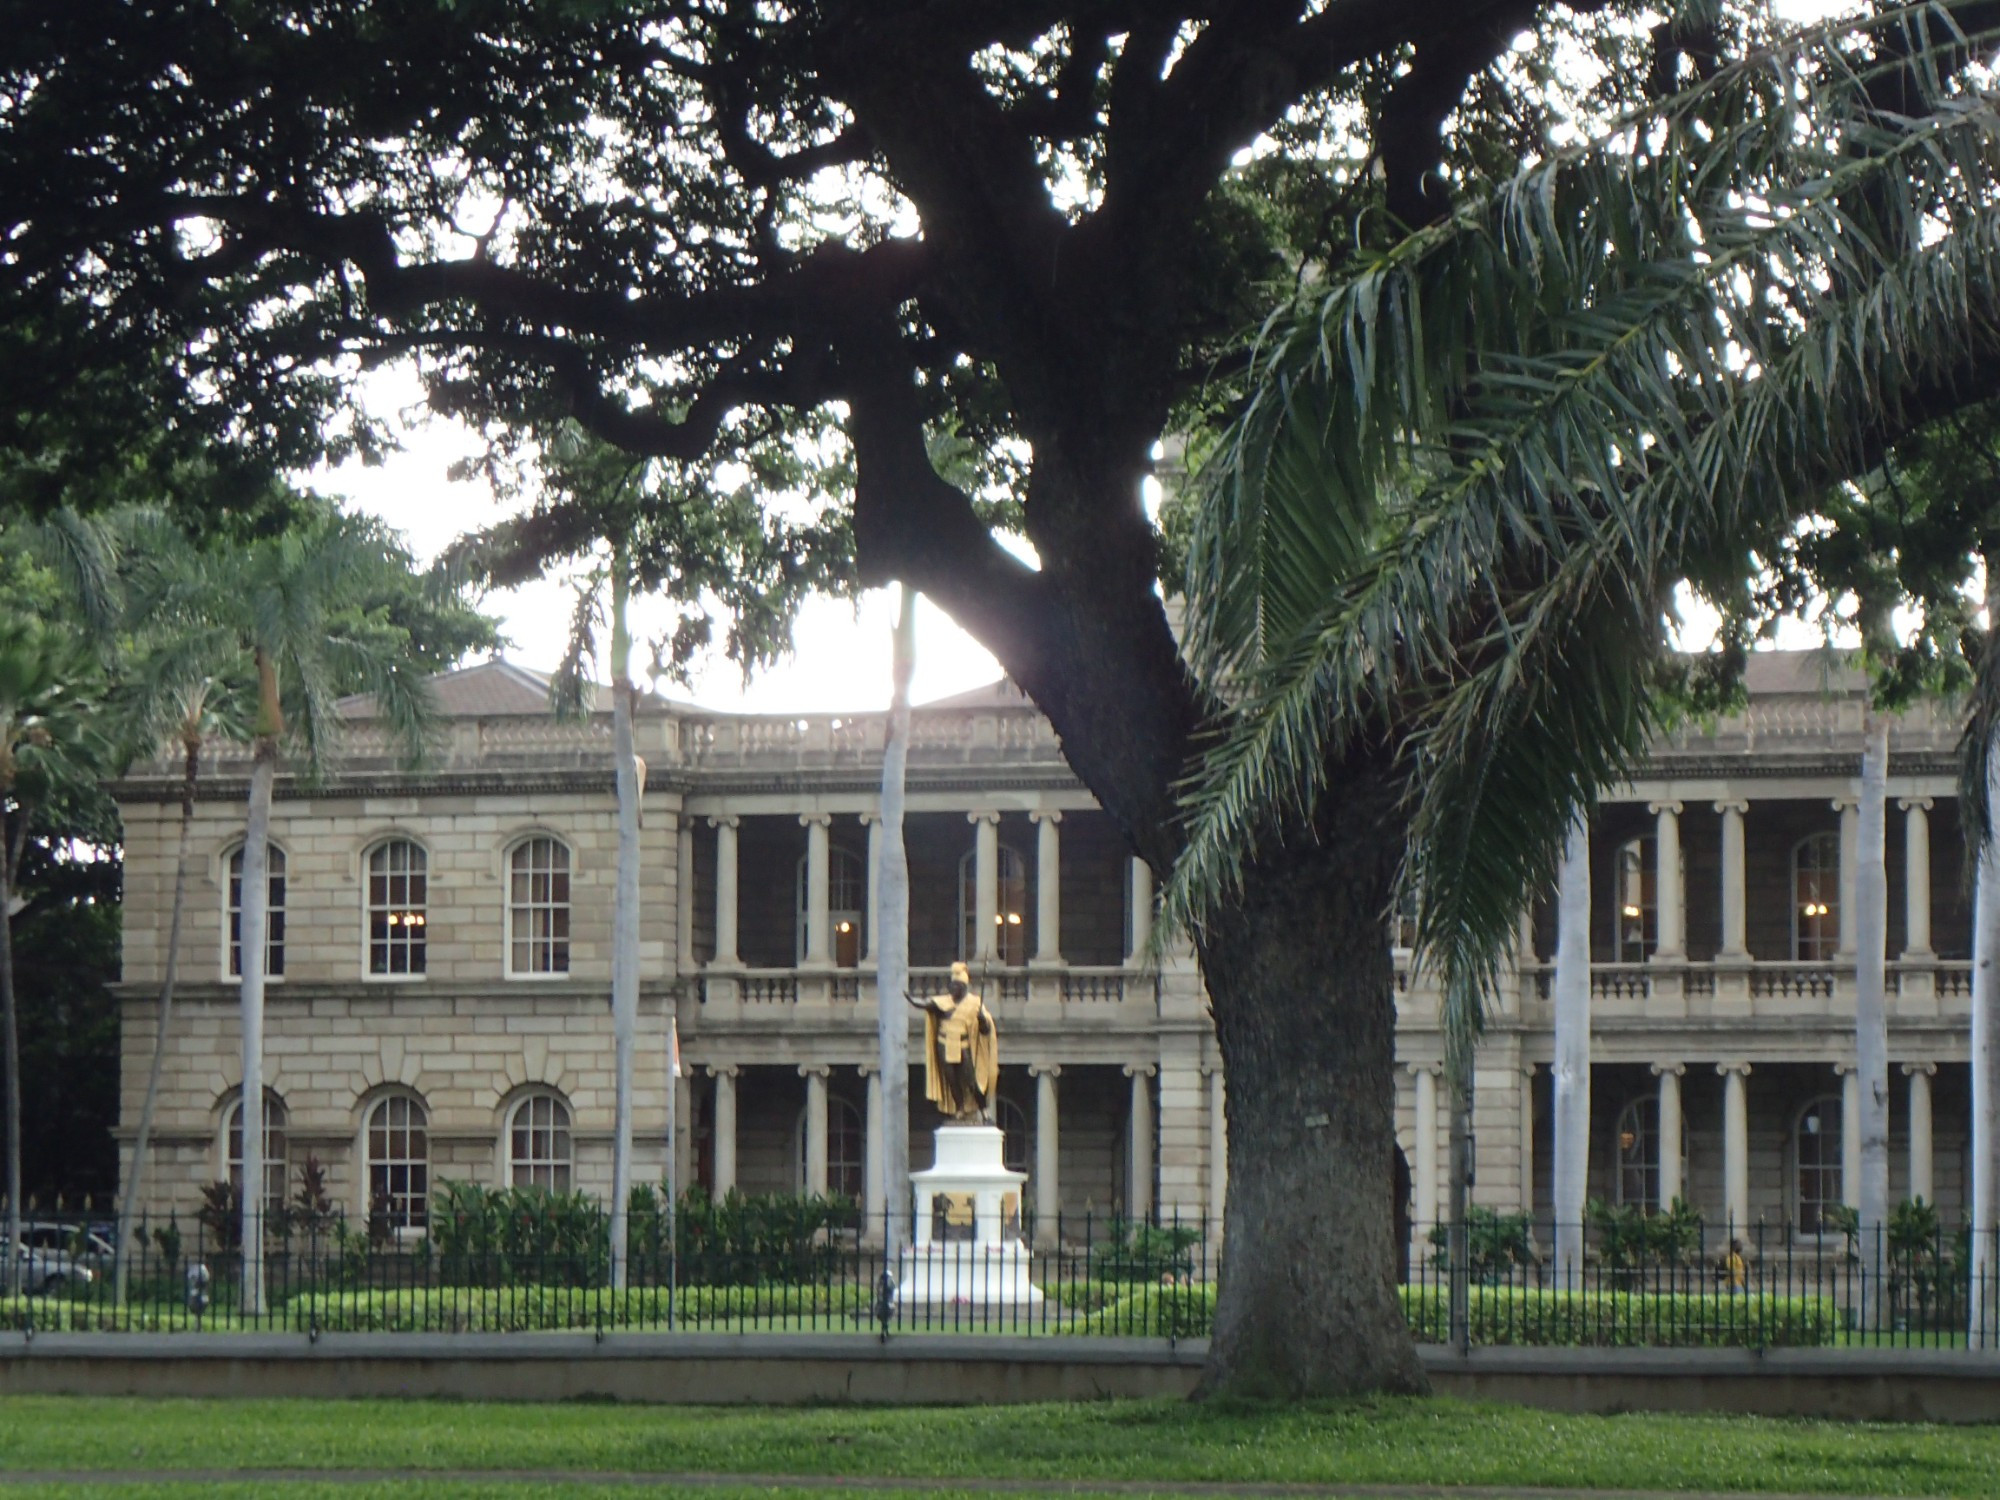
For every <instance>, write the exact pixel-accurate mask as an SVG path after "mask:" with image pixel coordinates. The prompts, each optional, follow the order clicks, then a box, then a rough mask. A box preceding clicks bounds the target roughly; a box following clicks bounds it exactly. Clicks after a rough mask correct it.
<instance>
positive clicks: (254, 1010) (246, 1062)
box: [238, 735, 278, 1317]
mask: <svg viewBox="0 0 2000 1500" xmlns="http://www.w3.org/2000/svg"><path fill="white" fill-rule="evenodd" d="M277 779H278V744H277V741H276V740H275V739H273V738H271V737H269V736H267V735H260V736H258V739H257V748H256V759H255V760H254V761H253V762H252V764H251V768H250V810H249V818H248V820H247V822H246V823H245V825H244V830H243V907H242V911H243V917H242V924H241V930H240V933H239V937H240V942H239V944H238V947H239V949H240V951H241V953H242V955H243V957H242V964H243V987H242V1011H243V1110H242V1121H243V1199H242V1204H241V1211H242V1216H243V1217H242V1231H241V1233H242V1242H243V1311H244V1313H245V1314H246V1315H248V1316H253V1317H254V1316H259V1315H261V1314H262V1313H263V1311H264V1214H265V1208H266V1205H265V1202H264V962H265V951H266V950H265V932H266V931H267V929H268V927H269V923H270V906H271V874H270V838H271V793H272V789H273V788H274V787H275V786H276V784H277Z"/></svg>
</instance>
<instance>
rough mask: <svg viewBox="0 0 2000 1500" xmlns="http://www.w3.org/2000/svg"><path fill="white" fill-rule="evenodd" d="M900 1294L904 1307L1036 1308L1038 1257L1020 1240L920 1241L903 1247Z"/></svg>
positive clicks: (898, 1288) (1039, 1296)
mask: <svg viewBox="0 0 2000 1500" xmlns="http://www.w3.org/2000/svg"><path fill="white" fill-rule="evenodd" d="M901 1269H902V1275H901V1277H900V1278H899V1281H898V1286H897V1290H896V1295H897V1298H898V1300H899V1301H901V1303H902V1304H903V1306H905V1307H912V1306H961V1307H1032V1306H1034V1305H1035V1304H1037V1303H1039V1302H1040V1301H1041V1300H1042V1292H1041V1288H1039V1287H1037V1286H1036V1285H1035V1283H1034V1281H1033V1280H1032V1276H1031V1273H1032V1271H1033V1269H1034V1257H1033V1256H1031V1255H1030V1254H1029V1253H1028V1247H1027V1246H1025V1245H1023V1244H1022V1243H1021V1242H1020V1241H1018V1240H1015V1241H1012V1242H1010V1243H1003V1244H999V1245H977V1244H973V1243H971V1242H969V1241H960V1242H955V1243H951V1244H937V1243H933V1244H929V1245H919V1246H916V1247H915V1248H913V1249H909V1250H905V1251H904V1252H903V1261H902V1268H901Z"/></svg>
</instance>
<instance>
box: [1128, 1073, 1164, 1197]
mask: <svg viewBox="0 0 2000 1500" xmlns="http://www.w3.org/2000/svg"><path fill="white" fill-rule="evenodd" d="M1156 1071H1157V1069H1156V1068H1155V1066H1154V1065H1153V1064H1152V1063H1127V1064H1126V1065H1125V1076H1126V1077H1127V1078H1129V1079H1131V1080H1132V1113H1131V1116H1130V1119H1129V1120H1128V1122H1127V1124H1126V1127H1125V1138H1126V1152H1125V1156H1126V1161H1125V1217H1126V1218H1128V1219H1130V1220H1132V1221H1133V1222H1134V1223H1142V1222H1144V1221H1146V1220H1148V1219H1150V1218H1151V1217H1152V1214H1153V1089H1152V1080H1153V1074H1154V1073H1155V1072H1156Z"/></svg>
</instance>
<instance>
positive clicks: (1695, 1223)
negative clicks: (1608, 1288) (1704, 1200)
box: [1583, 1198, 1703, 1275]
mask: <svg viewBox="0 0 2000 1500" xmlns="http://www.w3.org/2000/svg"><path fill="white" fill-rule="evenodd" d="M1583 1215H1584V1220H1585V1222H1586V1223H1587V1224H1588V1225H1589V1226H1590V1228H1591V1229H1593V1230H1595V1231H1596V1234H1597V1256H1598V1259H1599V1260H1600V1261H1601V1262H1602V1263H1603V1265H1604V1268H1605V1270H1607V1271H1609V1272H1611V1273H1613V1274H1614V1275H1615V1274H1618V1273H1620V1272H1625V1271H1638V1270H1643V1269H1645V1268H1647V1267H1649V1266H1690V1265H1694V1264H1696V1263H1697V1262H1698V1261H1699V1260H1700V1259H1701V1245H1702V1234H1703V1225H1702V1218H1701V1215H1700V1214H1698V1213H1696V1212H1695V1211H1694V1209H1692V1208H1691V1207H1689V1206H1688V1202H1687V1200H1686V1199H1685V1198H1676V1199H1674V1201H1673V1202H1672V1203H1671V1204H1669V1205H1668V1207H1667V1209H1666V1211H1665V1212H1664V1213H1652V1212H1649V1211H1647V1210H1645V1209H1642V1208H1639V1207H1637V1206H1636V1205H1634V1204H1629V1203H1628V1204H1625V1205H1623V1206H1622V1207H1618V1208H1613V1207H1612V1206H1611V1205H1610V1204H1608V1203H1606V1202H1605V1201H1604V1200H1603V1199H1601V1198H1593V1199H1591V1200H1590V1202H1589V1203H1588V1204H1587V1205H1585V1207H1584V1211H1583Z"/></svg>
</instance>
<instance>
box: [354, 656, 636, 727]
mask: <svg viewBox="0 0 2000 1500" xmlns="http://www.w3.org/2000/svg"><path fill="white" fill-rule="evenodd" d="M594 691H595V693H596V697H595V698H594V699H593V706H594V707H609V706H610V698H609V691H608V689H606V688H604V687H601V686H600V687H597V688H596V689H595V690H594ZM431 692H432V693H433V694H434V695H435V698H436V701H437V710H438V712H439V713H440V714H442V715H443V716H444V717H445V718H447V719H479V718H496V717H502V716H506V715H512V714H542V713H547V712H548V711H549V679H548V677H547V676H546V675H545V674H544V673H541V672H531V671H529V670H528V669H527V668H526V667H519V666H516V665H515V664H514V663H513V662H510V661H506V660H503V659H502V658H500V657H497V656H496V657H494V658H492V659H491V660H489V661H482V662H479V663H477V664H475V665H473V666H470V667H459V668H457V669H456V670H454V671H450V672H440V673H439V674H438V675H437V676H436V677H433V678H432V679H431ZM340 714H341V717H342V718H345V719H372V718H374V717H375V698H374V695H373V694H372V693H357V694H355V695H354V696H353V697H351V698H343V699H341V700H340Z"/></svg>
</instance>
